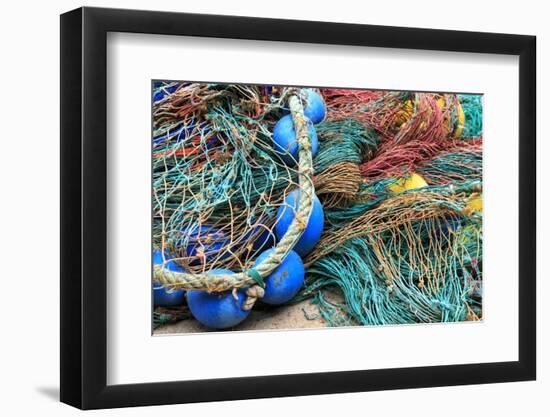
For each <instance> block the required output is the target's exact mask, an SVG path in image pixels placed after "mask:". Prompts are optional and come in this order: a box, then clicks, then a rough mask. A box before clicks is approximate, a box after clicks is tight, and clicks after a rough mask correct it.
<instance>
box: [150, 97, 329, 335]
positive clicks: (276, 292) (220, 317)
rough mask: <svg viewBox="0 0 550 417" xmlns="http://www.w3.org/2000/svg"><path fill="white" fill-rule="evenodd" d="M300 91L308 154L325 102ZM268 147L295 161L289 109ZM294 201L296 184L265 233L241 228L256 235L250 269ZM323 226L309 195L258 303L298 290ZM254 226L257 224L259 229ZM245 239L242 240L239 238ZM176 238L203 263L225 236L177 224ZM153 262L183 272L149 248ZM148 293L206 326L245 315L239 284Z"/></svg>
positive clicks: (282, 227) (289, 217) (284, 225)
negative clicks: (302, 224)
mask: <svg viewBox="0 0 550 417" xmlns="http://www.w3.org/2000/svg"><path fill="white" fill-rule="evenodd" d="M304 92H305V94H306V105H305V108H304V115H305V116H306V117H307V118H308V126H309V135H310V139H311V149H312V154H313V155H315V153H316V152H317V148H318V138H317V134H316V132H315V127H314V124H317V123H319V122H321V121H322V120H324V118H325V116H326V106H325V102H324V100H323V98H322V97H321V96H320V95H319V94H318V93H317V92H315V91H314V90H312V89H307V90H304ZM273 147H274V150H275V152H277V153H279V154H280V156H281V159H282V160H283V161H284V162H285V163H286V164H287V165H289V166H294V165H295V164H296V163H297V160H298V142H297V139H296V132H295V130H294V125H293V121H292V117H291V115H290V114H288V115H285V116H283V117H282V118H281V119H280V120H279V121H278V122H277V123H276V125H275V127H274V130H273ZM299 200H300V190H299V189H295V190H293V191H292V192H290V193H289V194H288V195H286V196H285V198H284V202H283V203H282V204H281V206H280V207H279V210H278V212H277V217H276V223H275V230H274V232H275V233H270V232H269V230H268V229H266V228H264V227H262V226H256V228H254V229H252V230H250V231H249V232H247V233H248V234H250V235H251V236H257V238H256V239H255V241H254V243H253V244H252V249H253V251H254V253H255V254H257V256H256V258H255V260H254V263H253V266H252V268H253V267H254V266H257V265H259V264H260V263H261V262H262V261H263V260H264V259H266V258H267V257H268V256H269V255H270V253H272V251H273V250H274V249H273V247H274V246H275V245H276V243H277V242H276V239H277V240H280V239H281V238H282V237H283V236H284V234H285V233H286V232H287V230H288V228H289V227H290V225H291V223H292V221H293V220H294V217H295V214H296V212H297V210H298V206H299ZM323 227H324V213H323V207H322V205H321V202H320V201H319V199H318V198H317V196H314V204H313V211H312V213H311V216H310V218H309V221H308V223H307V225H306V228H305V230H304V233H303V235H302V237H301V238H300V239H299V241H298V242H297V244H296V245H295V247H294V248H293V250H292V251H290V252H289V254H288V255H287V257H286V258H285V259H284V260H283V262H282V263H281V265H279V267H277V268H276V269H275V270H274V271H273V272H272V273H271V274H270V275H269V276H268V277H266V278H265V279H264V282H265V288H264V290H265V294H264V296H263V298H262V301H263V302H264V303H266V304H269V305H280V304H284V303H286V302H288V301H290V300H291V299H292V298H293V297H294V296H295V295H296V294H297V293H298V291H299V290H300V288H301V287H302V285H303V283H304V278H305V268H304V264H303V261H302V257H304V256H306V255H307V254H308V253H310V252H311V251H312V250H313V248H314V247H315V245H316V244H317V243H318V242H319V239H320V237H321V233H322V232H323ZM259 229H263V231H260V230H259ZM275 238H276V239H275ZM247 240H248V239H243V241H247ZM204 242H209V243H204ZM181 243H182V244H185V245H186V248H187V249H186V250H187V252H186V253H187V256H188V257H190V258H192V261H191V262H192V265H197V264H202V263H204V261H205V259H206V257H208V256H209V255H211V254H212V253H216V252H218V251H219V250H220V249H221V248H223V247H224V246H225V245H226V244H227V243H228V239H227V237H226V236H225V235H224V233H223V232H222V231H220V230H218V229H216V228H214V227H211V226H206V225H205V226H200V227H194V228H187V229H182V242H181ZM221 256H223V255H221ZM153 262H154V263H155V264H163V265H164V267H165V268H167V269H170V270H173V271H183V270H182V268H181V267H179V266H178V265H177V264H176V263H174V262H173V261H170V260H168V261H167V262H166V261H165V260H164V259H163V256H162V253H161V252H160V251H155V252H154V256H153ZM209 273H210V274H232V273H233V272H232V271H229V270H224V269H214V270H212V271H210V272H209ZM153 293H154V305H155V307H157V306H174V305H181V304H183V303H184V302H185V299H186V301H187V305H188V306H189V310H190V311H191V314H192V315H193V317H194V318H195V319H196V320H198V321H199V322H200V323H202V324H203V325H205V326H207V327H209V328H212V329H226V328H231V327H234V326H236V325H237V324H239V323H241V322H242V321H243V320H244V319H246V318H247V317H248V315H249V314H250V311H249V310H244V309H243V308H242V307H243V303H244V301H245V299H246V289H239V290H238V291H236V292H235V293H234V292H232V291H226V292H211V293H209V292H207V291H188V292H187V294H185V291H179V290H174V291H170V290H167V289H165V288H164V287H162V286H160V285H159V284H155V283H154V284H153Z"/></svg>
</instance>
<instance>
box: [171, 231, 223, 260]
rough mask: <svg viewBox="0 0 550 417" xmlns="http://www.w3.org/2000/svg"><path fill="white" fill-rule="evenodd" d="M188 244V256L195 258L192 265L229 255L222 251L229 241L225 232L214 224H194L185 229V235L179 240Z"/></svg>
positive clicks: (183, 243) (182, 243) (180, 242)
mask: <svg viewBox="0 0 550 417" xmlns="http://www.w3.org/2000/svg"><path fill="white" fill-rule="evenodd" d="M178 243H179V244H180V245H187V246H186V253H187V256H188V257H190V258H193V259H192V260H191V261H190V264H191V265H199V264H203V263H205V262H207V261H209V260H212V259H216V258H217V257H218V256H220V259H223V258H225V257H227V253H223V254H220V251H221V250H222V249H223V248H225V246H226V245H227V244H228V243H229V241H228V239H227V237H226V236H225V233H224V232H223V231H221V230H218V229H216V228H215V227H212V226H194V227H189V228H187V229H184V231H183V236H182V238H181V239H180V240H179V242H178Z"/></svg>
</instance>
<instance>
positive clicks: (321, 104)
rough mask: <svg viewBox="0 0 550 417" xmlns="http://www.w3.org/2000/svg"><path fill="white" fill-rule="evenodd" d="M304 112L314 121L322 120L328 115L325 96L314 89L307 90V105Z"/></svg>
mask: <svg viewBox="0 0 550 417" xmlns="http://www.w3.org/2000/svg"><path fill="white" fill-rule="evenodd" d="M304 114H305V115H306V116H307V117H309V120H311V121H312V122H313V123H319V122H322V121H323V120H324V119H325V116H326V115H327V106H326V105H325V100H323V97H321V95H320V94H319V93H317V92H315V91H314V90H311V89H307V90H306V107H305V109H304Z"/></svg>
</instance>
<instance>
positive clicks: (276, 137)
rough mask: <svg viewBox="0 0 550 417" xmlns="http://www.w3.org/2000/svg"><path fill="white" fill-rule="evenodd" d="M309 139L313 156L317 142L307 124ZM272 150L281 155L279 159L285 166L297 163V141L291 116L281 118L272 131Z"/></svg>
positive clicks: (314, 133) (310, 126)
mask: <svg viewBox="0 0 550 417" xmlns="http://www.w3.org/2000/svg"><path fill="white" fill-rule="evenodd" d="M309 137H310V140H311V153H312V156H315V154H316V153H317V148H318V147H319V140H318V139H317V133H316V132H315V128H314V127H313V124H311V123H309ZM273 148H274V149H275V151H276V152H277V153H278V154H279V155H281V158H282V159H283V161H285V163H286V164H287V165H290V166H292V165H295V164H296V162H297V161H298V158H299V155H298V140H297V139H296V131H295V130H294V123H293V122H292V116H291V115H290V114H287V115H286V116H283V117H282V118H281V119H280V120H279V121H278V122H277V123H276V124H275V128H274V129H273Z"/></svg>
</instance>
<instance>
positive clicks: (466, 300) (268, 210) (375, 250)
mask: <svg viewBox="0 0 550 417" xmlns="http://www.w3.org/2000/svg"><path fill="white" fill-rule="evenodd" d="M318 92H319V93H320V94H321V95H322V97H323V98H324V101H325V103H326V106H327V117H326V118H325V120H324V121H322V122H321V123H319V124H317V125H316V126H315V130H316V134H317V137H318V139H319V148H318V151H317V152H316V154H315V155H314V158H313V160H312V164H313V165H312V175H311V177H310V178H309V177H308V178H309V181H310V182H311V186H312V190H313V189H314V191H315V195H316V196H317V197H318V198H319V200H320V202H321V204H322V206H323V209H324V216H325V225H324V231H323V234H322V236H321V239H320V241H319V242H318V243H317V244H316V245H315V248H314V249H313V251H312V252H310V253H309V254H308V255H307V256H304V257H303V262H304V264H305V266H306V279H305V284H304V286H303V288H302V290H301V291H300V293H299V294H298V295H297V296H296V297H295V298H294V299H293V300H291V303H293V302H299V301H303V300H305V299H308V300H310V302H312V303H314V304H315V305H316V306H317V307H318V311H319V314H318V316H320V317H322V318H323V319H324V320H325V321H326V322H327V323H328V324H329V325H334V326H340V325H356V324H369V325H370V324H398V323H416V322H448V321H462V320H477V319H480V318H481V317H482V308H481V306H482V304H481V298H482V297H481V296H482V227H481V220H482V218H481V208H480V204H481V203H480V201H481V193H482V182H481V180H482V136H481V135H482V113H481V109H482V103H481V96H479V95H457V94H435V93H407V92H393V91H382V90H343V89H321V90H319V91H318ZM300 94H302V92H301V89H293V88H283V87H273V86H263V85H227V84H206V83H187V82H155V83H154V85H153V149H152V158H153V245H154V247H155V248H156V249H159V250H161V251H162V253H163V254H164V256H165V257H166V259H170V260H171V261H173V262H175V263H176V264H177V265H178V266H179V267H180V268H181V270H182V271H186V274H188V275H189V276H191V277H196V279H194V278H189V279H187V281H185V283H183V281H182V278H181V277H182V274H181V273H178V272H169V271H166V270H165V269H162V270H158V271H157V272H158V274H157V275H155V277H156V278H159V279H160V280H164V281H163V283H164V284H165V285H166V286H167V287H170V288H183V289H191V288H192V289H207V290H209V291H213V290H220V291H221V290H230V289H231V288H236V287H244V288H247V287H251V286H254V283H255V281H257V280H256V279H255V277H254V276H250V277H248V276H247V273H249V271H250V270H251V268H252V264H253V262H254V261H255V259H256V258H257V257H258V255H259V254H260V253H261V252H262V251H264V250H266V249H268V248H271V247H273V246H276V245H277V246H280V243H281V242H278V240H279V241H280V236H279V239H278V237H277V236H276V233H275V227H276V223H277V221H278V218H277V211H278V210H279V208H280V207H281V205H283V204H284V200H285V197H286V196H288V194H289V193H290V192H291V191H293V190H295V189H303V187H304V184H305V182H306V181H305V180H304V172H303V170H302V165H301V164H302V160H300V158H301V156H302V153H301V152H302V149H301V150H300V158H297V157H296V156H292V158H293V159H294V161H293V163H288V157H289V154H290V153H289V152H286V151H281V150H280V149H276V148H274V146H273V139H272V133H273V129H274V126H275V124H276V123H277V121H279V120H280V119H281V118H282V117H283V116H285V115H287V114H289V113H292V115H293V120H294V122H295V124H296V121H297V119H296V117H297V116H296V111H295V110H294V109H292V110H293V111H292V112H291V109H290V105H289V103H291V102H292V99H291V97H300ZM298 113H300V112H298ZM296 128H297V131H298V136H299V133H300V127H299V126H296ZM306 130H307V129H306ZM309 139H311V138H309ZM301 143H302V142H301ZM303 143H305V142H303ZM308 215H309V213H308ZM297 217H299V216H297ZM302 220H304V219H302ZM305 221H306V222H307V216H306V218H305ZM277 242H278V243H277ZM291 246H292V245H290V246H289V247H288V248H285V249H284V250H282V251H281V252H280V255H281V256H280V259H279V261H280V260H281V259H283V258H284V256H286V254H287V253H288V251H289V250H290V249H292V247H291ZM220 268H223V269H228V270H231V271H234V272H235V273H241V275H239V278H232V279H231V280H228V279H229V278H228V277H225V279H224V280H216V282H215V283H212V282H210V281H208V279H209V277H210V275H209V274H210V273H211V272H212V271H216V270H218V269H220ZM190 280H191V281H192V284H190V283H189V282H191V281H190ZM207 281H208V282H207ZM222 281H223V282H222ZM249 295H250V294H249ZM253 298H254V297H253ZM256 298H261V295H258V296H257V297H256ZM253 301H254V300H253ZM158 314H160V313H159V312H157V315H158ZM163 314H165V315H164V316H162V319H163V320H160V319H159V320H160V321H158V320H157V321H158V322H159V323H164V322H166V321H170V320H171V318H170V317H169V316H167V315H166V313H163ZM181 316H182V317H181V318H184V317H183V316H185V315H181ZM187 316H188V315H187ZM187 316H185V317H187ZM159 317H160V316H159ZM316 317H317V316H316ZM311 318H315V317H311Z"/></svg>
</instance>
